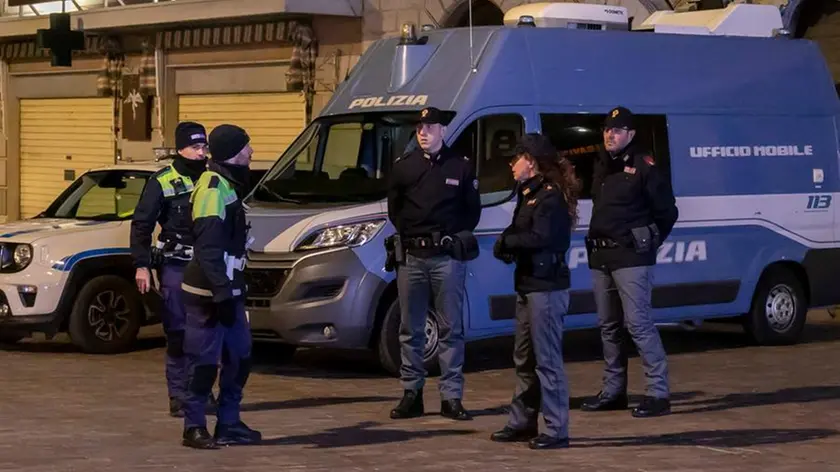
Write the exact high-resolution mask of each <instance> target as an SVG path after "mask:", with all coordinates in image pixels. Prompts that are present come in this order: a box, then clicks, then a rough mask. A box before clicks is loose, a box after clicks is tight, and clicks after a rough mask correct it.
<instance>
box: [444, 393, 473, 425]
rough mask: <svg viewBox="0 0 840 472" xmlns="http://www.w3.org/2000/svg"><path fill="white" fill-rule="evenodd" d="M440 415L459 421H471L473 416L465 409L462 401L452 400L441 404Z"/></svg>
mask: <svg viewBox="0 0 840 472" xmlns="http://www.w3.org/2000/svg"><path fill="white" fill-rule="evenodd" d="M440 415H441V416H445V417H447V418H452V419H453V420H458V421H469V420H471V419H472V416H470V414H469V413H468V412H467V410H465V409H464V405H462V404H461V400H458V399H457V398H456V399H452V400H444V401H442V402H440Z"/></svg>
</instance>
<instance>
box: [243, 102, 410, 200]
mask: <svg viewBox="0 0 840 472" xmlns="http://www.w3.org/2000/svg"><path fill="white" fill-rule="evenodd" d="M416 117H417V113H416V112H408V113H368V114H358V115H341V116H332V117H322V118H319V119H317V120H315V121H313V122H312V123H311V124H310V125H309V126H308V127H307V128H306V129H305V130H304V131H303V133H302V134H301V135H300V136H299V137H298V138H297V139H296V140H295V141H294V143H292V145H291V146H289V148H288V149H287V150H286V152H285V153H284V154H283V155H282V156H281V157H280V159H279V160H278V161H277V162H276V163H275V164H274V166H272V168H271V169H270V170H269V171H268V172H266V174H265V176H264V177H263V179H262V180H261V181H260V183H258V184H257V185H256V186H255V187H254V189H253V191H252V192H251V194H250V195H249V196H248V199H247V203H248V205H251V206H255V205H257V206H272V207H275V206H277V207H286V208H289V207H299V206H306V207H308V208H310V207H313V206H315V207H328V206H339V205H347V204H352V203H370V202H374V201H378V200H382V199H384V198H385V197H386V194H387V185H388V173H389V172H390V170H391V166H392V164H393V162H394V160H395V159H396V158H397V157H399V156H401V155H403V154H404V153H405V152H406V151H408V150H410V149H412V148H413V147H414V146H416V145H417V141H416V139H415V138H414V129H415V127H414V123H415V120H416Z"/></svg>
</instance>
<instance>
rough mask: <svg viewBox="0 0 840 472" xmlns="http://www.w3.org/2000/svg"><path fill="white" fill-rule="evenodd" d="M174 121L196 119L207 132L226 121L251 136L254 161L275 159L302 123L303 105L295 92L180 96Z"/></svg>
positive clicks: (302, 101) (303, 124) (294, 136)
mask: <svg viewBox="0 0 840 472" xmlns="http://www.w3.org/2000/svg"><path fill="white" fill-rule="evenodd" d="M178 120H179V121H196V122H199V123H201V124H202V125H204V126H205V127H206V128H207V132H208V133H210V132H212V131H213V128H215V127H216V126H218V125H220V124H222V123H229V124H233V125H237V126H240V127H242V128H244V129H245V130H246V131H247V132H248V135H250V136H251V147H253V148H254V157H253V159H254V160H256V161H275V160H277V158H278V157H280V154H281V153H282V152H283V151H285V150H286V148H287V147H288V146H289V144H291V143H292V141H294V139H295V138H296V137H297V135H298V134H300V132H301V131H302V130H303V128H304V127H305V126H306V107H305V102H304V99H303V95H302V94H299V93H247V94H223V95H181V96H179V97H178Z"/></svg>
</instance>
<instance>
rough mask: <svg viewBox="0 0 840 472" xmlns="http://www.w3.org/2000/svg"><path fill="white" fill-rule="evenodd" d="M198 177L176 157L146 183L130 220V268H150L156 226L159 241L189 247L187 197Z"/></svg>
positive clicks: (199, 173)
mask: <svg viewBox="0 0 840 472" xmlns="http://www.w3.org/2000/svg"><path fill="white" fill-rule="evenodd" d="M201 174H202V172H199V171H196V170H192V169H190V168H188V167H187V165H186V163H185V162H184V159H183V158H176V159H175V160H174V161H173V162H172V164H170V165H168V166H166V167H164V168H163V169H161V170H159V171H158V172H156V173H154V174H153V175H152V176H151V177H150V178H149V180H148V181H147V182H146V185H145V187H144V188H143V193H142V195H141V196H140V201H139V202H137V207H136V208H135V209H134V216H133V217H132V220H131V236H130V245H131V257H132V259H133V260H134V267H138V268H139V267H149V266H150V265H151V250H152V234H153V233H154V231H155V226H157V224H158V223H160V226H161V232H160V234H159V235H158V240H159V241H162V242H167V241H173V242H180V243H181V244H183V245H185V246H192V244H193V238H192V233H191V231H190V229H191V225H192V224H191V218H190V195H191V194H192V191H193V189H194V186H195V182H196V181H198V178H199V177H200V176H201Z"/></svg>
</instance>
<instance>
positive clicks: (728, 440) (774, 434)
mask: <svg viewBox="0 0 840 472" xmlns="http://www.w3.org/2000/svg"><path fill="white" fill-rule="evenodd" d="M838 433H840V431H837V430H833V429H731V430H714V431H687V432H684V433H668V434H654V435H649V436H619V437H602V438H586V437H583V438H572V447H578V448H594V447H639V446H706V447H722V448H725V447H750V446H761V445H769V444H787V443H795V442H804V441H813V440H815V439H823V438H827V437H830V436H836V435H837V434H838Z"/></svg>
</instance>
